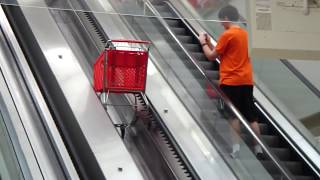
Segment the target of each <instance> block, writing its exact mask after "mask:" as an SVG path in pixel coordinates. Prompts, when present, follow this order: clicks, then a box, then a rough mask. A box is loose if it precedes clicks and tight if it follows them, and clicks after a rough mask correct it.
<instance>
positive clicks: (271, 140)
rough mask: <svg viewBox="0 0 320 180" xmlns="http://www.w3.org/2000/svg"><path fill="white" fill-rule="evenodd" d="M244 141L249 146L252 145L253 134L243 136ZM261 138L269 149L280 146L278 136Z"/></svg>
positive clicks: (262, 136) (243, 134) (246, 133)
mask: <svg viewBox="0 0 320 180" xmlns="http://www.w3.org/2000/svg"><path fill="white" fill-rule="evenodd" d="M241 137H242V139H243V140H244V141H245V142H246V143H247V144H249V145H252V142H253V139H252V138H253V137H252V135H251V134H248V132H245V133H242V134H241ZM261 138H262V140H263V142H265V143H266V145H267V146H269V147H279V145H280V139H279V137H278V136H272V135H261Z"/></svg>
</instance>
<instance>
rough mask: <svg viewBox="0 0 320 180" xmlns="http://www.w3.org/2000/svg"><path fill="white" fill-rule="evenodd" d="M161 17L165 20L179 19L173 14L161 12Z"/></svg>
mask: <svg viewBox="0 0 320 180" xmlns="http://www.w3.org/2000/svg"><path fill="white" fill-rule="evenodd" d="M160 15H161V17H163V18H164V19H176V18H177V17H176V16H175V15H174V14H172V13H171V12H167V11H165V12H160Z"/></svg>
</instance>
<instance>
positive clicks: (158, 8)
mask: <svg viewBox="0 0 320 180" xmlns="http://www.w3.org/2000/svg"><path fill="white" fill-rule="evenodd" d="M153 7H155V8H156V9H157V10H158V11H159V12H169V9H168V7H167V6H165V5H154V6H153Z"/></svg>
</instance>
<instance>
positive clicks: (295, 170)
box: [283, 161, 304, 175]
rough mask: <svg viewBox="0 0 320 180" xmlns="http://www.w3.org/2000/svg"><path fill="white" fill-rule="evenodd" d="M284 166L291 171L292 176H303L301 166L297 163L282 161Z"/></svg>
mask: <svg viewBox="0 0 320 180" xmlns="http://www.w3.org/2000/svg"><path fill="white" fill-rule="evenodd" d="M283 163H284V164H285V166H286V167H287V168H288V169H289V170H290V171H291V173H292V174H294V175H304V174H303V165H302V163H301V162H299V161H283Z"/></svg>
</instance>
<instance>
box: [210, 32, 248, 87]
mask: <svg viewBox="0 0 320 180" xmlns="http://www.w3.org/2000/svg"><path fill="white" fill-rule="evenodd" d="M215 50H216V51H217V53H218V54H219V55H220V61H221V62H220V72H219V74H220V84H224V85H231V86H238V85H253V72H252V65H251V62H250V57H249V52H248V34H247V32H246V31H245V30H244V29H242V28H240V27H231V28H230V29H228V30H227V31H225V32H224V33H222V35H221V36H220V38H219V40H218V43H217V46H216V47H215Z"/></svg>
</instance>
